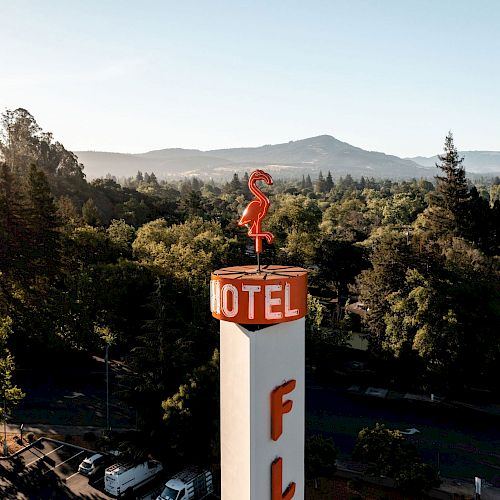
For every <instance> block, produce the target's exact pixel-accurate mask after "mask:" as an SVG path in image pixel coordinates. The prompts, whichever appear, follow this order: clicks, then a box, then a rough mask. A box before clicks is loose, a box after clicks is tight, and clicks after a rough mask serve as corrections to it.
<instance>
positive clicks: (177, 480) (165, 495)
mask: <svg viewBox="0 0 500 500" xmlns="http://www.w3.org/2000/svg"><path fill="white" fill-rule="evenodd" d="M213 491H214V487H213V484H212V473H211V472H210V471H207V470H203V469H200V468H198V467H189V468H187V469H184V470H183V471H182V472H179V473H178V474H176V475H175V476H173V477H172V478H171V479H169V480H168V481H167V482H166V484H165V487H164V488H163V491H162V492H161V494H160V495H159V496H158V497H157V499H156V500H201V499H202V498H205V497H207V496H208V495H210V493H213Z"/></svg>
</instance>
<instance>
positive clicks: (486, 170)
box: [409, 151, 500, 176]
mask: <svg viewBox="0 0 500 500" xmlns="http://www.w3.org/2000/svg"><path fill="white" fill-rule="evenodd" d="M458 153H459V154H460V156H463V157H464V158H465V159H464V167H465V171H466V172H468V173H474V174H484V175H488V176H489V175H500V151H459V152H458ZM409 159H410V160H413V161H414V162H416V163H418V164H419V165H422V166H424V167H434V165H435V164H436V163H437V162H439V159H438V157H437V155H436V156H430V157H425V156H416V157H414V158H409Z"/></svg>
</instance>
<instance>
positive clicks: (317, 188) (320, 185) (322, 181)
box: [314, 170, 326, 193]
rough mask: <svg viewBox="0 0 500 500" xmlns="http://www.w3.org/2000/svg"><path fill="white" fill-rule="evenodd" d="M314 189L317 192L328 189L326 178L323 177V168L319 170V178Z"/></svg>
mask: <svg viewBox="0 0 500 500" xmlns="http://www.w3.org/2000/svg"><path fill="white" fill-rule="evenodd" d="M314 190H315V191H316V192H317V193H324V192H325V190H326V183H325V178H324V177H323V172H322V171H321V170H320V171H319V174H318V180H317V181H316V185H315V188H314Z"/></svg>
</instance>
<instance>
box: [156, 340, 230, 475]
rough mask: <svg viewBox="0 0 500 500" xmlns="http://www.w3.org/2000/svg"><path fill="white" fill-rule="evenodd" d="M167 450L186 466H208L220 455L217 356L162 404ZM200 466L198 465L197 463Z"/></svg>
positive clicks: (214, 355) (194, 373)
mask: <svg viewBox="0 0 500 500" xmlns="http://www.w3.org/2000/svg"><path fill="white" fill-rule="evenodd" d="M162 408H163V411H164V414H163V420H164V423H165V426H166V432H167V435H168V436H169V440H168V443H169V448H170V449H171V450H172V451H173V452H174V454H175V456H177V457H179V458H181V459H182V460H183V461H184V462H185V463H190V462H191V463H192V462H193V461H194V462H195V463H199V464H200V465H210V459H211V460H212V462H213V463H218V462H219V461H220V454H219V434H218V433H219V352H218V351H217V350H215V351H214V353H213V355H212V359H211V360H210V361H209V362H208V363H206V364H205V365H202V366H200V367H198V368H196V369H195V370H194V371H193V373H192V374H191V375H190V376H189V377H188V379H187V382H186V383H183V384H181V385H180V386H179V389H178V391H177V392H176V393H175V394H174V395H172V396H171V397H170V398H168V399H167V400H165V401H163V403H162ZM200 462H201V463H200Z"/></svg>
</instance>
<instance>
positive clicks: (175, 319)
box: [128, 278, 192, 429]
mask: <svg viewBox="0 0 500 500" xmlns="http://www.w3.org/2000/svg"><path fill="white" fill-rule="evenodd" d="M180 289H181V288H180V286H179V284H178V283H177V284H176V283H175V281H174V282H173V281H172V280H169V282H167V280H166V279H165V278H157V280H156V286H155V290H154V291H153V293H152V295H151V298H150V303H149V307H148V309H149V310H150V311H151V316H150V318H149V319H147V320H146V321H145V322H144V325H143V332H142V334H141V335H140V336H139V337H138V339H137V342H136V345H135V347H134V348H133V349H132V351H131V353H130V354H129V356H128V362H129V363H130V366H131V367H132V369H133V375H131V376H130V377H129V384H130V386H131V392H130V394H129V399H130V401H131V402H132V404H133V406H134V407H135V408H136V409H137V411H138V413H139V416H140V420H141V427H142V428H143V429H148V427H151V428H153V429H154V428H156V427H157V426H158V423H159V418H160V410H161V408H160V404H161V401H162V398H163V397H164V396H165V394H172V393H173V392H174V390H175V388H176V387H178V385H179V384H180V382H181V380H182V377H183V374H184V373H185V371H186V368H187V366H189V363H190V360H191V348H192V341H191V340H190V336H189V327H188V325H187V324H186V322H185V321H184V317H185V315H183V314H182V312H183V307H181V306H180V304H179V300H180V297H178V294H179V291H180Z"/></svg>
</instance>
